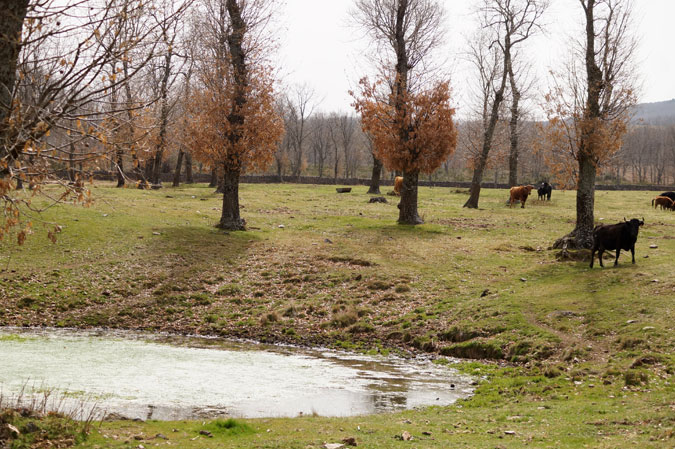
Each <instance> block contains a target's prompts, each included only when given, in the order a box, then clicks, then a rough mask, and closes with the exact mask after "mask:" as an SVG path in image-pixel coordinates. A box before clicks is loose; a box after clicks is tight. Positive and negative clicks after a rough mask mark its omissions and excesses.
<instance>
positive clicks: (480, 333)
mask: <svg viewBox="0 0 675 449" xmlns="http://www.w3.org/2000/svg"><path fill="white" fill-rule="evenodd" d="M93 190H94V195H95V197H96V202H95V204H94V206H92V207H90V208H82V207H80V206H73V205H60V206H57V207H54V208H52V209H50V210H49V211H47V212H46V213H44V214H43V215H42V216H41V220H44V221H46V222H56V223H59V224H60V225H62V226H63V232H62V233H61V234H59V236H58V241H57V243H56V244H52V243H51V242H49V241H48V240H47V239H46V231H43V230H42V227H41V226H40V224H39V222H38V221H37V220H35V221H34V228H35V231H36V232H35V235H32V236H30V237H29V239H28V240H27V242H26V244H25V245H24V246H23V247H21V248H17V247H15V246H13V243H12V242H3V243H1V244H0V245H2V246H0V250H1V252H0V270H2V272H1V273H0V298H1V299H0V325H4V326H9V325H23V326H43V325H46V326H57V327H60V326H64V327H112V328H126V329H140V330H146V331H168V332H177V333H198V334H205V335H221V336H236V337H246V338H254V339H257V340H261V341H269V342H287V343H297V344H308V345H329V346H334V347H341V348H346V349H354V350H363V351H369V352H387V351H391V350H394V351H401V352H406V351H417V352H430V353H434V354H436V355H437V356H438V357H439V361H440V362H442V361H443V360H444V359H443V358H444V357H453V356H457V357H464V358H472V359H482V360H483V362H481V363H478V362H465V363H462V364H460V365H459V367H460V368H461V369H462V370H464V371H466V372H469V373H473V374H476V375H477V376H481V377H483V378H485V379H486V381H485V382H482V383H481V385H480V386H479V387H478V390H477V393H476V395H475V396H474V397H473V398H472V399H470V400H468V401H462V402H461V403H459V404H457V405H455V406H452V407H447V408H429V409H424V410H417V411H410V412H405V413H400V414H393V415H391V414H390V415H378V416H369V417H358V418H349V419H325V418H319V417H303V418H296V419H275V420H271V419H270V420H238V421H236V422H229V423H223V422H220V423H219V422H211V423H209V422H206V423H202V422H187V423H161V422H147V423H136V422H113V423H104V424H103V425H102V426H101V427H100V429H98V430H97V431H95V432H94V433H93V434H92V435H91V436H90V438H89V439H88V440H87V442H86V443H83V444H82V445H80V446H78V447H87V448H94V447H120V448H124V447H137V446H138V445H139V444H142V445H144V446H145V447H151V446H153V445H160V446H162V445H166V444H168V443H171V445H173V446H176V447H181V448H183V447H185V448H208V447H214V446H215V447H242V448H247V447H255V448H312V447H316V448H318V447H321V445H322V444H323V443H325V442H329V443H331V442H340V441H341V440H342V439H343V438H346V437H354V438H356V440H357V441H358V443H359V446H363V447H368V448H390V447H415V448H425V447H429V448H446V447H470V448H499V447H503V448H514V447H524V446H530V447H556V448H567V447H570V448H576V447H592V448H616V447H637V446H640V447H654V448H663V447H669V448H670V447H675V435H674V430H673V427H674V425H675V391H674V389H673V385H672V380H673V379H672V375H673V370H674V367H675V357H674V355H673V347H674V346H675V340H674V338H673V337H674V335H675V334H674V333H673V330H674V329H673V328H674V325H673V323H675V316H674V315H675V279H674V278H673V276H672V274H673V269H674V268H675V261H674V260H673V257H672V256H673V254H675V232H673V231H674V230H675V214H673V213H671V212H667V211H657V210H654V209H652V208H651V207H650V201H651V198H653V196H655V193H659V192H597V194H596V219H597V220H601V219H602V222H606V223H613V222H617V221H620V220H623V218H624V217H626V218H628V219H630V218H636V217H640V218H641V217H644V218H645V223H646V224H645V226H644V227H643V228H642V230H641V233H640V237H639V239H638V242H637V245H636V264H635V265H632V264H631V263H630V254H628V255H625V254H624V255H622V256H621V258H620V260H619V266H618V267H612V261H611V260H607V261H606V268H604V269H602V268H599V266H598V265H597V264H596V267H595V268H594V269H590V268H589V267H588V262H589V261H588V258H587V257H586V258H585V259H584V260H579V261H575V260H559V258H558V257H557V256H558V254H557V252H556V251H554V250H550V249H548V248H549V247H550V246H551V244H552V243H553V241H554V240H555V239H556V238H558V237H560V236H562V235H563V234H565V233H567V232H569V231H570V230H571V229H572V228H573V227H574V210H575V208H574V201H575V192H561V191H554V192H553V201H551V202H538V201H536V200H534V201H530V202H528V204H527V207H526V209H520V208H513V209H509V208H508V207H506V206H505V205H504V204H505V200H506V195H507V194H506V192H505V191H496V190H484V191H483V193H482V195H481V209H479V210H467V209H463V208H462V204H463V203H464V201H465V200H466V197H467V195H466V193H464V192H458V191H455V190H454V189H439V188H436V189H432V188H421V189H420V214H421V215H422V216H423V218H424V219H425V222H426V224H424V225H422V226H417V227H406V226H398V225H396V218H397V216H398V209H397V208H396V203H397V199H396V198H392V197H387V198H388V199H389V201H390V202H389V204H368V196H367V195H365V191H366V190H367V188H365V187H357V188H355V189H354V193H351V194H344V195H338V194H336V193H335V189H334V188H333V187H330V186H307V185H291V184H284V185H243V186H242V188H241V203H242V205H243V209H242V215H243V217H244V218H245V219H246V220H247V222H248V228H249V230H248V231H246V232H237V233H231V234H225V233H223V232H221V231H218V230H216V229H215V228H214V227H213V225H214V224H215V223H216V221H217V220H218V218H219V214H220V211H219V208H220V197H219V195H216V194H214V193H213V190H212V189H209V188H206V187H204V186H194V187H185V188H177V189H173V188H165V189H162V190H160V191H138V190H133V189H127V190H116V189H113V188H111V187H110V186H106V185H99V186H97V187H95V188H94V189H93ZM535 198H536V196H535ZM650 246H656V247H655V248H650ZM582 256H583V254H582ZM204 426H206V427H207V428H209V429H210V430H211V431H212V433H213V435H214V438H213V439H211V438H206V437H203V436H200V435H199V433H198V431H199V430H200V429H202V428H203V427H204ZM174 429H176V431H175V432H174V431H173V430H174ZM403 431H408V432H410V433H411V434H412V435H413V436H414V439H413V440H412V441H399V440H398V439H396V438H395V437H396V436H397V435H401V433H402V432H403ZM423 432H426V433H427V434H425V433H423ZM157 433H162V434H164V435H166V436H167V437H168V438H169V439H168V440H164V439H156V438H155V439H153V436H154V435H156V434H157ZM135 436H138V437H140V438H143V440H142V441H141V440H135V439H134V437H135ZM139 441H140V443H139Z"/></svg>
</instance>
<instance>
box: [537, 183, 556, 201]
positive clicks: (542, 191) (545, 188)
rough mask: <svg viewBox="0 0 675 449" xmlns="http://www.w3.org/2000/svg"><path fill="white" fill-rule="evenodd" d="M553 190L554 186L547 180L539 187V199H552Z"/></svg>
mask: <svg viewBox="0 0 675 449" xmlns="http://www.w3.org/2000/svg"><path fill="white" fill-rule="evenodd" d="M552 190H553V187H551V185H550V184H549V183H548V182H545V183H543V184H542V185H541V187H539V188H538V189H537V194H538V195H539V200H543V199H544V197H546V199H547V200H548V201H551V191H552Z"/></svg>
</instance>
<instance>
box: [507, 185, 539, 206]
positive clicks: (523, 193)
mask: <svg viewBox="0 0 675 449" xmlns="http://www.w3.org/2000/svg"><path fill="white" fill-rule="evenodd" d="M532 189H534V186H518V187H511V191H510V193H511V197H510V198H509V207H513V203H517V202H518V201H520V204H521V206H520V207H521V208H523V209H525V201H527V197H528V196H530V192H532Z"/></svg>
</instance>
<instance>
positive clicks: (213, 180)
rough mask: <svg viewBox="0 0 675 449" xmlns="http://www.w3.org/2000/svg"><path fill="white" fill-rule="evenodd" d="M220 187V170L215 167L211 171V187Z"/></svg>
mask: <svg viewBox="0 0 675 449" xmlns="http://www.w3.org/2000/svg"><path fill="white" fill-rule="evenodd" d="M217 186H218V170H217V169H216V168H215V167H214V168H212V169H211V182H209V187H217Z"/></svg>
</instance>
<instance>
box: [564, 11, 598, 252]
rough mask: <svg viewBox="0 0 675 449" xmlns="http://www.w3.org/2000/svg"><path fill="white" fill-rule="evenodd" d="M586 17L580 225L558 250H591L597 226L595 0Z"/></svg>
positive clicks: (579, 192) (578, 196)
mask: <svg viewBox="0 0 675 449" xmlns="http://www.w3.org/2000/svg"><path fill="white" fill-rule="evenodd" d="M584 8H585V14H586V60H585V62H586V80H587V83H588V84H587V86H586V94H587V97H586V106H585V109H584V115H583V121H584V123H583V124H582V125H583V126H582V127H581V129H582V131H581V136H580V142H579V149H578V151H577V152H578V154H577V162H578V163H579V179H578V180H577V225H576V227H575V228H574V230H573V231H572V232H571V233H569V234H568V235H566V236H564V237H562V238H561V239H559V240H558V241H556V242H555V244H554V245H553V246H554V248H564V247H567V248H590V247H591V246H592V245H593V227H594V225H595V222H594V217H593V209H594V207H595V177H596V163H595V160H594V159H593V157H594V155H595V154H596V148H595V146H596V145H598V143H597V140H598V139H597V137H596V136H595V133H596V132H597V131H596V126H597V125H596V122H597V121H598V120H600V94H601V92H602V89H603V79H602V76H603V75H602V71H601V70H600V68H599V67H598V65H597V63H596V62H595V56H596V54H595V38H596V34H595V28H594V26H595V19H594V8H595V0H589V1H588V4H587V5H585V6H584Z"/></svg>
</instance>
